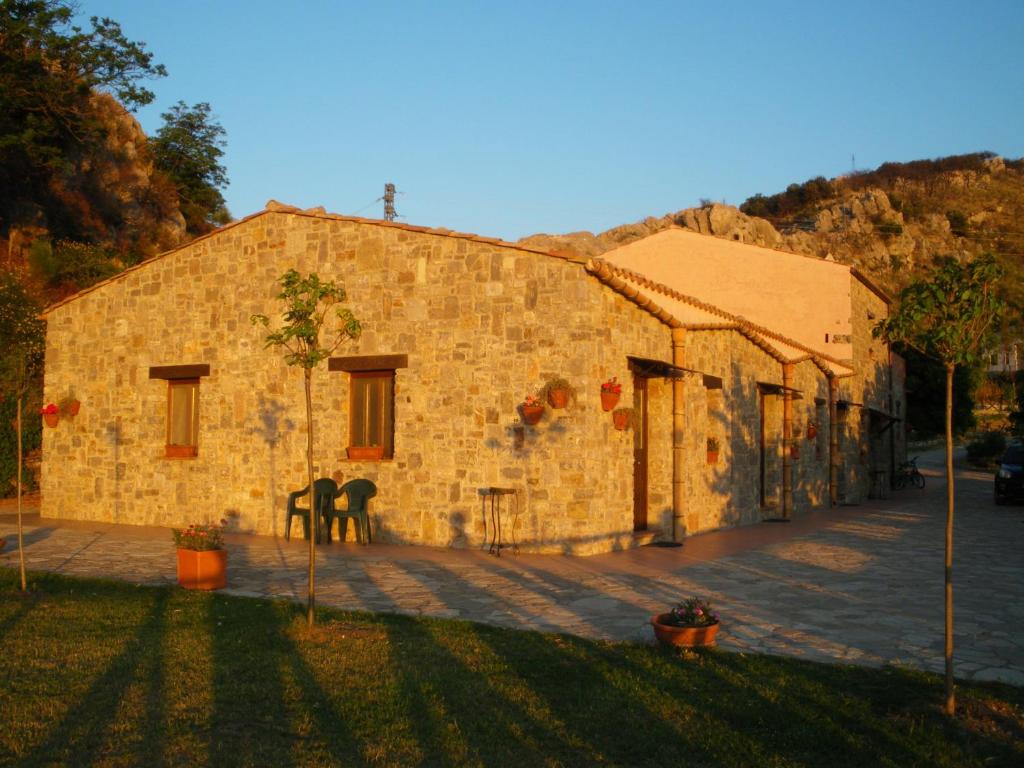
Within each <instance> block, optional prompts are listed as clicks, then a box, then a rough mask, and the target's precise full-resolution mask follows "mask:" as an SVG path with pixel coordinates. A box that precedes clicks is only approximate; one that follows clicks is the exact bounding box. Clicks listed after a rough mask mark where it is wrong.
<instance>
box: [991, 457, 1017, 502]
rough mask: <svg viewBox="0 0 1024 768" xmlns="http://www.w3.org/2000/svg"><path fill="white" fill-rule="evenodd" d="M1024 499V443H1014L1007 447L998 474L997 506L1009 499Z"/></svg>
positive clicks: (996, 488)
mask: <svg viewBox="0 0 1024 768" xmlns="http://www.w3.org/2000/svg"><path fill="white" fill-rule="evenodd" d="M1020 498H1024V443H1020V442H1014V443H1010V444H1009V445H1008V446H1006V451H1005V452H1004V453H1003V458H1002V459H1000V461H999V470H998V471H997V472H996V486H995V499H996V504H1005V503H1006V502H1007V501H1008V500H1009V499H1020Z"/></svg>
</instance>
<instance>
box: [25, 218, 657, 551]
mask: <svg viewBox="0 0 1024 768" xmlns="http://www.w3.org/2000/svg"><path fill="white" fill-rule="evenodd" d="M293 267H294V268H296V269H298V270H299V271H301V272H308V271H314V270H315V271H317V272H318V273H319V274H320V275H321V276H322V277H324V278H326V279H334V280H338V281H340V282H342V283H343V284H344V285H345V287H346V289H347V291H348V297H349V301H348V306H350V307H351V309H352V310H353V311H354V312H355V314H356V315H357V317H359V318H360V320H362V322H363V324H364V328H365V330H364V333H363V335H362V337H361V338H360V339H359V340H358V342H355V343H352V344H349V345H348V346H346V347H344V348H342V349H340V350H339V351H338V352H337V353H336V354H339V355H376V354H407V355H408V360H409V364H408V367H407V368H402V369H399V370H398V372H397V375H396V381H395V456H394V459H393V460H391V461H383V462H352V461H348V460H347V459H346V458H345V447H346V445H347V430H348V413H347V410H348V382H349V376H348V374H345V373H340V372H339V373H334V372H332V373H328V372H327V371H326V369H320V370H318V371H317V372H316V373H315V375H314V380H313V400H314V409H315V430H314V446H315V448H314V453H315V465H316V466H315V471H316V473H317V474H318V475H330V476H333V477H335V478H336V479H339V480H347V479H351V478H353V477H368V478H370V479H371V480H373V481H374V482H376V483H377V485H378V487H379V489H380V493H379V495H378V496H377V497H376V498H375V499H374V500H373V501H372V503H371V516H372V518H373V521H372V528H373V533H374V536H375V539H376V540H378V541H381V540H383V541H393V542H409V543H417V544H431V545H452V546H478V545H480V544H481V543H482V542H483V540H484V533H485V519H484V514H483V503H482V499H481V497H480V495H479V493H478V491H479V489H480V488H481V487H485V486H492V485H495V486H508V487H514V488H516V489H517V491H518V494H519V505H520V508H521V510H522V515H521V517H520V521H519V526H518V528H517V530H516V533H517V538H518V539H519V541H520V542H523V543H526V544H528V545H530V546H532V547H534V548H537V549H545V550H552V549H554V550H556V551H566V552H586V551H593V550H596V549H608V548H614V547H624V546H629V545H630V544H631V542H632V462H633V457H632V442H633V433H631V432H617V431H616V430H614V429H613V427H612V423H611V417H610V415H609V414H607V413H605V412H603V411H602V410H601V407H600V402H599V391H600V383H601V382H602V381H604V380H605V379H607V378H609V377H611V376H618V378H619V380H620V381H623V382H624V383H625V389H624V392H623V403H624V404H629V403H630V402H631V398H632V394H633V393H632V387H631V383H630V382H631V379H630V376H629V373H628V364H627V360H626V356H627V355H637V356H642V357H648V358H657V359H663V360H668V359H670V354H671V342H670V334H669V330H668V329H667V327H665V326H664V325H662V324H661V323H660V322H659V321H657V320H656V319H654V318H653V317H652V316H650V315H649V314H647V313H645V312H643V311H642V310H640V309H638V308H637V307H636V306H635V305H633V304H631V303H630V302H628V301H627V300H625V299H623V298H622V297H621V296H619V295H618V294H616V293H615V292H614V291H611V290H609V289H607V288H605V287H603V286H601V285H600V284H599V283H598V282H597V281H596V280H595V279H593V278H592V277H590V276H589V275H587V274H586V273H585V271H584V269H583V267H582V265H581V264H578V263H575V262H573V261H569V260H564V259H560V258H556V257H552V256H550V255H545V254H539V253H534V252H529V251H526V250H521V249H516V248H511V247H508V246H506V245H501V244H497V243H489V242H483V241H480V240H474V239H467V238H461V237H455V236H446V235H442V234H431V233H424V232H414V231H410V230H409V229H407V228H401V227H389V226H384V225H379V224H372V223H361V222H358V221H351V220H340V219H335V218H330V217H323V216H318V215H308V214H301V213H281V212H272V213H264V214H261V215H257V216H255V217H252V218H250V219H248V220H244V221H243V222H241V223H239V224H236V225H234V226H230V227H227V228H225V229H223V230H221V231H219V232H217V233H214V234H213V235H212V236H210V237H207V238H204V239H201V240H198V241H196V242H194V243H193V244H190V245H188V246H186V247H183V248H181V249H178V250H176V251H173V252H171V253H169V254H167V255H165V256H163V257H161V258H159V259H157V260H154V261H152V262H148V263H145V264H143V265H141V266H140V267H138V268H136V269H134V270H131V271H129V272H128V273H125V274H124V275H122V276H120V277H119V278H117V279H115V280H113V281H110V282H108V283H106V284H104V285H102V286H100V287H98V288H96V289H95V290H93V291H90V292H87V293H85V294H84V295H82V296H80V297H78V298H77V299H75V300H73V301H71V302H69V303H67V304H64V305H61V306H58V307H57V308H55V309H54V310H52V311H51V312H50V314H49V317H48V334H47V371H46V398H47V399H48V400H55V401H56V400H58V399H60V397H62V396H63V395H65V394H67V393H68V392H69V391H73V392H74V393H75V395H76V397H77V398H78V399H79V400H81V402H82V411H81V413H80V414H79V416H78V417H77V418H76V419H74V420H73V421H62V422H61V424H60V426H59V427H58V428H56V429H52V430H46V434H45V436H44V457H45V458H44V466H43V477H42V484H43V510H42V511H43V514H44V515H45V516H52V517H74V518H79V519H87V520H104V521H112V522H122V523H137V524H152V525H182V524H186V523H188V522H191V521H197V520H211V519H217V518H220V517H223V516H227V517H228V518H229V519H230V520H231V521H232V526H233V527H234V528H235V529H237V530H243V531H253V532H257V533H263V534H280V533H282V531H283V525H284V509H285V503H286V497H287V494H288V492H289V491H291V490H294V489H296V488H299V487H302V486H304V485H305V484H306V470H305V453H304V451H305V444H306V419H305V408H304V401H303V386H302V376H301V372H300V371H299V370H298V369H294V368H289V367H288V366H286V365H285V364H284V362H283V361H282V359H281V357H280V355H279V354H278V353H277V352H275V351H274V350H265V349H264V348H263V336H264V332H263V331H261V330H260V329H257V328H254V327H253V326H252V325H251V324H250V322H249V318H250V316H251V315H252V314H253V313H265V314H267V315H270V316H271V317H272V318H274V317H275V316H276V315H279V313H280V308H279V305H278V303H277V302H276V301H275V299H274V298H273V297H274V296H275V295H276V293H277V291H278V290H279V282H278V281H279V278H280V276H281V274H282V273H283V272H285V271H286V270H287V269H289V268H293ZM194 363H204V364H208V365H209V366H210V375H209V376H207V377H204V378H203V379H202V381H201V384H200V431H199V449H198V453H199V455H198V456H197V457H195V458H192V459H169V458H165V457H164V441H165V419H166V408H167V405H166V401H167V383H166V382H165V381H163V380H159V379H150V378H148V371H149V368H150V367H151V366H160V365H179V364H194ZM556 376H560V377H563V378H565V379H568V380H569V381H570V382H571V383H572V385H573V387H574V388H575V390H576V395H575V397H574V399H573V400H572V402H571V403H570V405H569V407H568V408H566V409H564V410H559V411H554V410H551V409H549V410H548V411H547V413H546V414H545V417H544V419H543V420H542V421H541V422H540V424H538V425H537V426H536V427H529V426H523V425H521V424H520V423H519V421H518V416H517V412H516V407H517V405H518V403H520V402H521V401H522V399H523V397H524V396H525V395H526V394H527V393H530V392H536V391H537V390H539V389H540V388H541V387H542V386H543V384H544V383H545V381H547V380H548V379H550V378H553V377H556ZM658 407H661V406H658ZM658 413H659V414H662V411H659V412H658ZM669 415H670V411H669ZM655 422H656V423H657V424H658V425H659V426H658V427H657V428H655V429H654V430H653V432H654V436H653V437H652V443H655V442H656V444H657V446H658V448H657V458H655V459H654V460H653V461H652V483H651V485H652V499H654V500H655V503H656V504H658V505H659V508H660V507H662V506H663V505H664V504H665V500H666V499H668V503H669V505H670V503H671V487H670V483H671V476H670V463H669V462H670V461H671V456H670V451H669V452H668V453H669V455H668V456H665V455H664V454H665V445H666V439H667V440H668V441H670V433H668V437H667V438H666V432H665V430H666V429H668V428H669V427H665V426H664V424H663V423H662V420H661V418H660V416H659V418H657V419H652V423H655ZM666 466H668V467H669V475H668V481H667V482H668V487H667V490H666V477H665V467H666Z"/></svg>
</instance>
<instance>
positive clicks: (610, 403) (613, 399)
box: [601, 390, 621, 411]
mask: <svg viewBox="0 0 1024 768" xmlns="http://www.w3.org/2000/svg"><path fill="white" fill-rule="evenodd" d="M620 397H621V395H620V394H619V393H618V392H605V391H604V390H602V391H601V410H602V411H610V410H611V409H612V408H614V407H615V406H616V405H618V404H619V398H620Z"/></svg>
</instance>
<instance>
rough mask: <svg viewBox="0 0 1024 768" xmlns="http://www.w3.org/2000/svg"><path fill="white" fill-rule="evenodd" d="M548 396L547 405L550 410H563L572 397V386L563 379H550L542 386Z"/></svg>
mask: <svg viewBox="0 0 1024 768" xmlns="http://www.w3.org/2000/svg"><path fill="white" fill-rule="evenodd" d="M544 391H545V392H546V393H547V396H548V405H550V406H551V407H552V408H555V409H558V408H565V406H567V405H568V404H569V397H570V396H571V395H572V386H571V385H570V384H569V382H568V381H566V380H565V379H552V380H551V381H549V382H548V383H547V384H546V385H545V386H544Z"/></svg>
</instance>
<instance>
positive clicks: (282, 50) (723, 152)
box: [79, 0, 1024, 239]
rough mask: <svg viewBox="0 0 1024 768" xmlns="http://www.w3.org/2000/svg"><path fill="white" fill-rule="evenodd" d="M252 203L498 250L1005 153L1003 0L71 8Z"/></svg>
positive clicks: (1015, 45) (1013, 50) (1007, 34)
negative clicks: (194, 116)
mask: <svg viewBox="0 0 1024 768" xmlns="http://www.w3.org/2000/svg"><path fill="white" fill-rule="evenodd" d="M79 8H80V15H81V16H82V17H83V18H84V17H88V16H91V15H100V16H109V17H111V18H113V19H115V20H116V21H118V22H120V23H121V25H122V27H123V29H124V31H125V33H126V35H127V36H128V37H129V38H130V39H133V40H140V41H144V42H145V43H146V44H147V46H148V48H149V50H151V51H152V52H153V53H154V54H155V60H156V61H158V62H161V63H163V64H165V65H166V66H167V69H168V72H169V76H168V77H167V78H163V79H161V80H158V81H156V82H154V83H153V84H152V86H151V87H152V88H153V89H154V90H155V91H156V93H157V100H156V102H155V103H154V104H153V105H150V106H149V107H147V108H145V109H143V110H141V111H140V112H139V114H138V117H139V119H140V121H141V122H142V125H143V127H144V128H145V129H146V130H147V132H150V133H152V132H154V131H155V130H156V129H157V128H158V127H159V125H160V113H161V112H162V111H165V110H166V109H167V108H168V107H169V106H170V105H171V104H173V103H175V102H176V101H178V100H184V101H186V102H188V103H189V104H193V103H196V102H200V101H207V102H209V103H210V104H211V105H212V107H213V109H214V112H215V114H216V115H217V117H218V119H219V120H220V122H221V124H222V125H223V126H224V127H225V129H226V130H227V134H228V147H227V154H226V156H225V164H226V166H227V168H228V175H229V177H230V179H231V185H230V186H229V187H228V189H227V190H226V197H227V200H228V205H229V207H230V209H231V211H232V213H233V214H234V215H235V216H244V215H247V214H250V213H253V212H255V211H257V210H259V209H261V208H262V207H263V205H264V203H265V202H266V201H267V200H268V199H269V198H275V199H278V200H281V201H283V202H288V203H292V204H295V205H299V206H303V207H307V206H313V205H324V206H325V207H326V208H327V209H328V210H329V211H333V212H337V213H347V214H351V213H356V212H360V213H361V215H366V216H380V215H381V206H380V204H379V203H374V204H372V205H371V203H372V201H374V200H375V198H377V197H379V196H380V195H381V193H382V190H383V185H384V183H385V182H386V181H393V182H394V183H395V184H396V185H397V187H398V189H399V190H400V191H401V192H402V193H403V194H401V195H400V196H399V197H398V200H397V206H396V207H397V209H398V212H399V213H400V214H402V215H403V219H402V220H403V221H407V222H409V223H411V224H419V225H425V226H438V227H448V228H451V229H458V230H462V231H469V232H478V233H480V234H485V235H488V236H493V237H504V238H508V239H516V238H518V237H521V236H524V235H527V234H532V233H535V232H571V231H576V230H591V231H601V230H603V229H607V228H608V227H612V226H615V225H618V224H623V223H627V222H631V221H636V220H638V219H640V218H643V217H644V216H648V215H657V216H660V215H662V214H664V213H667V212H669V211H675V210H678V209H680V208H685V207H689V206H691V205H695V204H697V202H698V200H699V199H701V198H708V199H713V200H725V201H726V202H728V203H731V204H734V205H738V204H739V203H740V202H742V201H743V200H744V199H746V198H747V197H749V196H750V195H752V194H754V193H757V192H763V193H772V192H776V191H779V190H781V189H783V188H784V187H785V186H786V185H787V184H789V183H790V182H793V181H803V180H805V179H807V178H810V177H812V176H817V175H825V176H835V175H838V174H842V173H847V172H848V171H849V170H850V168H851V165H852V162H853V159H852V158H853V157H855V162H856V167H857V168H861V169H863V168H871V167H875V166H877V165H878V164H880V163H882V162H885V161H887V160H914V159H919V158H925V157H937V156H942V155H950V154H959V153H964V152H974V151H980V150H991V151H993V152H997V153H1000V154H1002V155H1004V156H1007V157H1020V156H1022V155H1024V42H1022V41H1024V2H1021V0H1005V1H1004V2H986V1H985V0H974V1H973V2H971V3H966V2H962V1H961V2H942V1H941V0H932V1H931V2H899V1H898V0H890V2H867V1H864V2H857V3H834V2H831V1H827V2H820V0H819V2H786V1H785V0H776V1H775V2H712V3H709V2H688V1H687V0H676V2H666V3H660V2H659V3H654V2H651V3H642V2H636V3H625V2H615V3H612V2H598V1H595V2H550V0H549V1H548V2H536V3H535V2H526V1H517V2H515V3H492V2H444V1H443V0H436V1H435V2H413V1H412V0H410V1H409V2H387V1H386V0H364V1H363V2H358V3H357V2H326V1H322V2H287V1H286V0H277V1H276V2H266V1H264V0H247V1H246V2H234V1H227V0H225V1H223V2H212V1H211V0H207V1H206V2H198V1H196V0H174V1H173V2H172V1H170V0H148V1H147V2H139V1H138V0H81V2H80V3H79Z"/></svg>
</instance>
